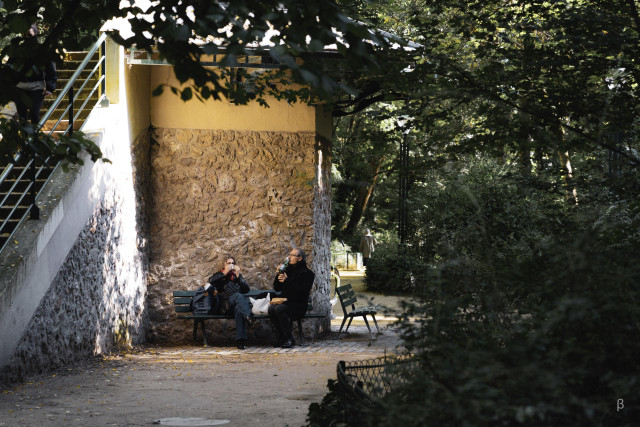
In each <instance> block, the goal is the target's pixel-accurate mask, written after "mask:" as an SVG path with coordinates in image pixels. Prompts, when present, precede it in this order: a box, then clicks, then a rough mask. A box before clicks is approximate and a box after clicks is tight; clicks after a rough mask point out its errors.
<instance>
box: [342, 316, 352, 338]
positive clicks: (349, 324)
mask: <svg viewBox="0 0 640 427" xmlns="http://www.w3.org/2000/svg"><path fill="white" fill-rule="evenodd" d="M351 322H353V316H349V323H347V329H345V330H344V333H345V334H346V333H347V331H348V330H349V326H351Z"/></svg>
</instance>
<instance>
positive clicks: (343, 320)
mask: <svg viewBox="0 0 640 427" xmlns="http://www.w3.org/2000/svg"><path fill="white" fill-rule="evenodd" d="M346 321H347V316H344V319H342V325H340V329H338V338H340V332H341V331H342V327H343V326H344V322H346ZM349 323H351V322H349ZM348 328H349V327H348V326H347V329H348ZM344 332H345V333H346V332H347V331H344Z"/></svg>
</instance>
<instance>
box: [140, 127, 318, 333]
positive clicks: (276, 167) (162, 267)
mask: <svg viewBox="0 0 640 427" xmlns="http://www.w3.org/2000/svg"><path fill="white" fill-rule="evenodd" d="M328 146H329V144H328V142H326V141H323V140H322V139H321V138H319V137H318V136H317V135H316V134H315V133H309V132H308V133H292V132H240V131H216V130H199V131H198V130H195V131H194V130H192V129H155V130H154V132H153V134H152V138H151V156H150V159H151V160H150V161H151V208H150V209H151V211H150V213H151V215H150V218H151V223H150V225H151V229H150V236H151V245H150V247H151V254H150V268H149V279H148V280H149V281H148V301H147V302H148V311H149V316H150V319H149V320H150V322H149V338H150V340H151V341H153V342H170V343H190V342H191V333H192V322H187V321H180V320H178V319H176V315H175V313H173V305H172V291H173V290H176V289H196V288H197V287H198V286H199V285H201V284H203V283H205V282H206V280H207V278H208V277H209V276H211V275H212V274H213V273H214V272H215V271H216V269H217V268H218V267H219V265H220V262H221V260H222V258H223V257H225V256H226V254H230V255H233V256H235V257H237V263H238V265H239V266H240V267H241V268H242V271H241V273H242V274H243V276H244V277H245V278H246V279H247V281H248V282H249V284H250V285H251V288H253V289H268V288H271V285H272V282H273V278H274V275H275V271H276V265H277V264H278V263H279V262H282V261H283V259H284V256H285V255H286V254H287V253H288V251H289V250H290V248H291V247H293V246H300V247H302V248H303V249H304V250H305V251H306V252H307V254H308V255H309V257H308V258H309V259H308V264H309V266H310V267H311V268H312V269H313V270H314V272H315V273H316V281H315V285H314V288H313V290H312V295H313V301H314V311H316V312H328V311H329V310H330V303H329V286H330V285H329V262H330V253H329V241H330V181H329V168H330V167H329V165H330V158H329V154H328V152H329V149H328ZM305 325H307V327H308V328H309V329H310V330H311V332H312V334H316V333H319V332H322V331H323V330H327V329H328V328H329V320H328V318H327V320H325V321H318V322H317V323H315V324H314V323H313V321H306V322H305ZM209 326H210V327H212V329H210V330H209V335H210V337H211V338H213V342H216V340H229V339H232V338H233V336H234V333H233V331H234V328H235V324H234V322H233V321H216V322H209V324H208V327H209ZM268 331H269V325H268V322H260V323H259V324H257V325H256V326H255V327H252V328H251V330H250V337H249V338H250V339H255V336H256V335H260V336H264V334H265V333H268ZM251 334H253V335H254V336H253V337H252V336H251Z"/></svg>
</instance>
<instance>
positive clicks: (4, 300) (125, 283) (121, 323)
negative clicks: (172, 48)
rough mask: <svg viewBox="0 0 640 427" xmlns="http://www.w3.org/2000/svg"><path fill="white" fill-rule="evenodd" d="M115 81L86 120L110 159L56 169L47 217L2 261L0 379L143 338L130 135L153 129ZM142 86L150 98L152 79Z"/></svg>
mask: <svg viewBox="0 0 640 427" xmlns="http://www.w3.org/2000/svg"><path fill="white" fill-rule="evenodd" d="M119 72H120V74H121V78H120V81H121V82H131V81H132V80H133V81H135V77H136V76H133V79H132V78H131V76H130V75H126V73H125V69H124V66H123V64H122V61H121V65H120V68H119ZM142 81H143V83H145V80H144V79H142ZM119 91H120V101H121V102H120V103H119V104H112V105H110V106H109V107H105V108H98V109H95V110H94V112H92V114H91V116H90V117H89V119H88V120H87V122H86V123H85V127H84V129H83V130H84V131H85V132H90V134H91V135H92V136H93V138H94V139H95V141H96V142H97V143H98V144H99V146H100V148H101V150H102V152H103V154H104V156H105V157H106V158H108V159H110V160H111V162H112V163H110V164H109V163H105V162H97V163H93V162H91V160H89V159H87V160H86V161H85V165H84V166H82V167H79V168H78V169H77V170H75V172H73V173H68V174H65V173H62V171H59V172H57V173H56V174H57V177H54V179H53V180H52V182H51V184H50V185H49V186H48V189H47V191H46V192H45V194H43V195H42V197H41V198H40V200H39V204H40V205H41V206H42V218H41V219H40V220H39V221H32V220H30V221H27V222H26V223H25V224H24V226H23V227H22V229H21V230H20V231H19V232H18V233H17V234H16V236H15V238H14V240H15V242H16V243H15V247H9V248H8V250H9V251H13V253H14V254H15V253H16V251H22V254H21V256H20V257H19V258H17V261H15V262H13V263H12V264H9V265H5V266H3V268H5V271H3V278H2V280H3V281H4V282H5V283H3V284H2V285H3V286H1V287H0V289H2V295H0V343H1V345H0V380H4V381H14V380H17V379H20V378H22V377H23V376H24V375H27V374H31V373H35V372H39V371H44V370H48V369H50V368H53V367H55V366H58V365H62V364H65V363H70V362H72V361H74V360H78V359H80V358H83V357H87V356H89V355H91V354H96V353H100V352H104V351H107V350H109V349H111V348H113V347H114V346H117V345H129V344H132V343H136V342H142V341H143V340H144V334H145V326H146V323H145V321H146V320H145V319H146V317H145V316H146V312H145V298H146V281H147V277H146V275H147V268H148V265H147V238H146V234H145V230H147V229H148V227H147V226H146V224H144V223H141V220H143V219H144V218H146V215H145V214H144V212H141V209H144V204H143V203H142V204H141V202H140V200H141V198H142V197H141V195H140V194H139V191H138V192H137V191H136V188H135V187H136V186H138V187H139V186H140V179H139V177H136V178H135V179H134V158H133V156H132V154H134V153H132V145H135V142H136V141H138V142H139V141H142V144H140V145H142V146H148V133H147V130H146V128H145V124H144V123H141V122H140V121H137V122H136V121H135V120H134V123H133V125H132V120H131V118H130V113H129V111H128V106H129V105H130V104H135V100H132V99H130V97H128V93H134V94H135V93H136V92H135V91H133V92H132V91H131V88H127V86H126V84H123V85H122V86H121V87H120V88H119ZM137 93H139V94H142V96H143V97H144V99H143V101H142V102H141V105H142V106H144V105H145V104H146V105H148V94H149V90H148V80H147V81H146V86H145V87H144V88H143V89H142V90H141V91H140V90H139V91H138V92H137ZM147 126H148V125H147ZM141 129H144V130H141ZM132 131H136V132H138V133H139V134H137V135H136V134H132V133H131V132H132ZM137 172H138V173H141V174H142V175H144V171H140V170H138V171H137ZM138 190H139V188H138Z"/></svg>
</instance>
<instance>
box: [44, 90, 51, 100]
mask: <svg viewBox="0 0 640 427" xmlns="http://www.w3.org/2000/svg"><path fill="white" fill-rule="evenodd" d="M52 96H53V93H51V92H49V91H48V90H46V89H45V91H44V97H45V98H49V97H52Z"/></svg>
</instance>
